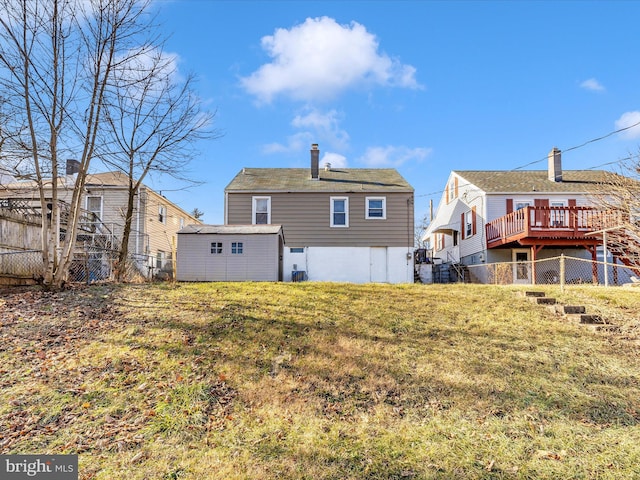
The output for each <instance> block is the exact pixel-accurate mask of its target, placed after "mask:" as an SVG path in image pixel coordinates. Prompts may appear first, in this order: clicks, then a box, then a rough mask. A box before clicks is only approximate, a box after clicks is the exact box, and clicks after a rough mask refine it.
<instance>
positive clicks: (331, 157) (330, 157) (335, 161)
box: [320, 152, 347, 168]
mask: <svg viewBox="0 0 640 480" xmlns="http://www.w3.org/2000/svg"><path fill="white" fill-rule="evenodd" d="M327 163H330V164H331V168H346V167H347V157H345V156H344V155H340V154H339V153H333V152H327V153H325V154H324V155H323V156H322V160H320V166H321V167H322V168H324V166H325V165H326V164H327Z"/></svg>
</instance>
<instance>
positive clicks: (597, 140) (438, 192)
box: [417, 122, 640, 197]
mask: <svg viewBox="0 0 640 480" xmlns="http://www.w3.org/2000/svg"><path fill="white" fill-rule="evenodd" d="M637 126H640V122H636V123H634V124H632V125H629V126H627V127H623V128H619V129H618V130H614V131H613V132H609V133H607V134H606V135H602V136H600V137H596V138H592V139H591V140H587V141H586V142H584V143H581V144H579V145H575V146H573V147H568V148H566V149H563V150H561V152H563V153H564V152H571V151H573V150H578V149H579V148H582V147H585V146H587V145H589V144H591V143H595V142H599V141H600V140H604V139H605V138H608V137H611V136H612V135H615V134H617V133H620V132H624V131H626V130H630V129H632V128H634V127H637ZM632 158H634V157H633V156H629V157H626V158H621V159H618V160H615V161H612V162H607V163H603V164H600V165H596V166H594V167H589V168H583V169H582V170H595V169H596V168H600V167H604V166H607V165H613V164H616V163H620V162H623V161H625V160H631V159H632ZM547 159H548V157H546V156H545V157H543V158H540V159H538V160H534V161H533V162H529V163H526V164H524V165H520V166H519V167H515V168H512V169H510V170H500V171H496V174H498V175H500V174H506V173H509V172H515V171H517V170H522V169H524V168H526V167H529V166H531V165H535V164H537V163H540V162H544V161H546V160H547ZM469 185H472V184H471V183H468V184H463V185H458V188H460V187H467V186H469ZM444 192H445V190H437V191H434V192H430V193H425V194H422V195H417V197H432V196H434V195H439V194H443V193H444Z"/></svg>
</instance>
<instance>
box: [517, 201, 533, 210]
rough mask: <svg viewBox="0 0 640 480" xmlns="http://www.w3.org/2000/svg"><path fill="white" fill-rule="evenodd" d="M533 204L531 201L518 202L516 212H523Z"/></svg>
mask: <svg viewBox="0 0 640 480" xmlns="http://www.w3.org/2000/svg"><path fill="white" fill-rule="evenodd" d="M530 205H531V202H529V201H517V202H516V210H522V209H523V208H525V207H529V206H530Z"/></svg>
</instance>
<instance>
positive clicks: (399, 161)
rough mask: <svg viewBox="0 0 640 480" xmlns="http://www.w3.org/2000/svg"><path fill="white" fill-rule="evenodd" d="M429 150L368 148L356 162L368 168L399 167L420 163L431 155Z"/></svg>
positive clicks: (401, 147) (390, 147)
mask: <svg viewBox="0 0 640 480" xmlns="http://www.w3.org/2000/svg"><path fill="white" fill-rule="evenodd" d="M431 151H432V149H431V148H421V147H419V148H409V147H404V146H400V147H394V146H391V145H388V146H386V147H369V148H368V149H367V151H366V152H365V153H364V155H363V156H362V157H360V158H359V159H358V161H359V162H360V163H362V164H364V165H366V166H368V167H372V168H382V167H399V166H401V165H403V164H405V163H407V162H410V161H416V162H421V161H423V160H424V159H425V158H427V157H428V156H429V155H430V154H431Z"/></svg>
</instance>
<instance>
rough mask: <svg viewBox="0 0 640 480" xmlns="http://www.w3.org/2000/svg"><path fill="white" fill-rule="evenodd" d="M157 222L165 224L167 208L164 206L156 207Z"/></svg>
mask: <svg viewBox="0 0 640 480" xmlns="http://www.w3.org/2000/svg"><path fill="white" fill-rule="evenodd" d="M158 221H159V222H160V223H167V207H165V206H164V205H160V206H158Z"/></svg>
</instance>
